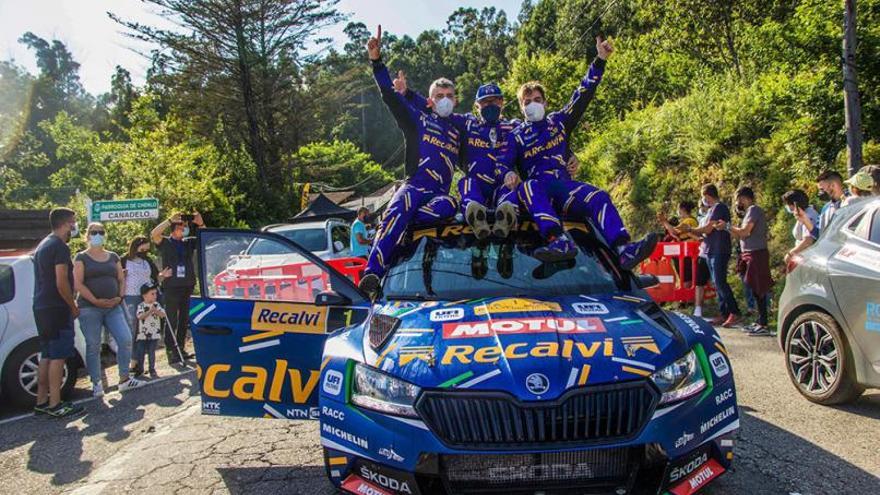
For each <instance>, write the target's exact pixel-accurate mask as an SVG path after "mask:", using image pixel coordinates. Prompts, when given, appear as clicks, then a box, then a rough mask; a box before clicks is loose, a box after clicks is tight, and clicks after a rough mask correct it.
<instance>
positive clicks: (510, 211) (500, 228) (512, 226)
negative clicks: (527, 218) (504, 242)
mask: <svg viewBox="0 0 880 495" xmlns="http://www.w3.org/2000/svg"><path fill="white" fill-rule="evenodd" d="M516 217H517V211H516V206H514V205H513V203H501V204H500V205H498V208H496V209H495V225H494V226H493V228H492V234H493V235H495V237H500V238H502V239H504V238H505V237H507V236H508V235H509V234H510V231H511V230H516Z"/></svg>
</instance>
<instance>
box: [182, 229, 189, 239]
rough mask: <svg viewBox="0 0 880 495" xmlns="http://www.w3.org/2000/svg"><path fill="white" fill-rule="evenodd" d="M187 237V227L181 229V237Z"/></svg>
mask: <svg viewBox="0 0 880 495" xmlns="http://www.w3.org/2000/svg"><path fill="white" fill-rule="evenodd" d="M188 235H189V227H184V228H183V237H186V236H188Z"/></svg>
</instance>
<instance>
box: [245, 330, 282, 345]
mask: <svg viewBox="0 0 880 495" xmlns="http://www.w3.org/2000/svg"><path fill="white" fill-rule="evenodd" d="M283 333H284V332H283V331H281V330H269V331H266V332H259V333H255V334H251V335H245V336H244V337H242V338H241V342H242V343H247V342H253V341H255V340H262V339H271V338H272V337H278V336H279V335H281V334H283Z"/></svg>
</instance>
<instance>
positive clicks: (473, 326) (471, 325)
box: [443, 318, 605, 339]
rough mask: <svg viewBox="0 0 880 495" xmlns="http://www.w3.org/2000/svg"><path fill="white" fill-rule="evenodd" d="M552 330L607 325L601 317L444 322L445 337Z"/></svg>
mask: <svg viewBox="0 0 880 495" xmlns="http://www.w3.org/2000/svg"><path fill="white" fill-rule="evenodd" d="M551 332H558V333H571V334H575V333H604V332H605V325H604V324H603V323H602V320H601V319H599V318H509V319H498V320H485V321H472V322H460V323H444V324H443V338H444V339H465V338H473V337H492V336H494V335H514V334H522V333H551Z"/></svg>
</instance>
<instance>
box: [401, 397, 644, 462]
mask: <svg viewBox="0 0 880 495" xmlns="http://www.w3.org/2000/svg"><path fill="white" fill-rule="evenodd" d="M656 402H657V393H656V392H655V390H654V388H653V387H651V386H650V385H649V384H648V383H647V382H644V381H638V382H628V383H624V384H618V385H604V386H596V387H588V388H581V389H576V390H572V391H570V392H569V393H567V394H566V395H564V396H562V397H561V398H560V399H558V400H556V401H543V402H520V401H518V400H516V399H515V398H514V397H512V396H511V395H509V394H507V393H504V392H474V391H432V390H429V391H425V392H424V393H422V396H421V397H420V398H419V400H418V402H417V403H416V410H417V411H418V413H419V415H420V416H421V417H422V419H424V421H425V423H426V424H427V425H428V426H429V427H430V428H431V430H432V431H433V432H434V434H436V435H437V436H438V437H439V438H440V439H441V440H442V441H443V442H444V443H446V444H447V445H449V446H452V447H457V448H464V449H468V448H472V449H493V448H505V449H509V448H511V447H533V446H542V445H553V444H565V443H577V444H585V443H589V444H594V443H605V442H610V441H619V440H622V439H627V438H631V437H634V436H635V435H637V434H638V432H639V431H641V429H642V427H643V426H644V425H645V423H646V422H647V421H648V419H649V418H650V417H651V414H652V413H653V411H654V406H655V405H656Z"/></svg>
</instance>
